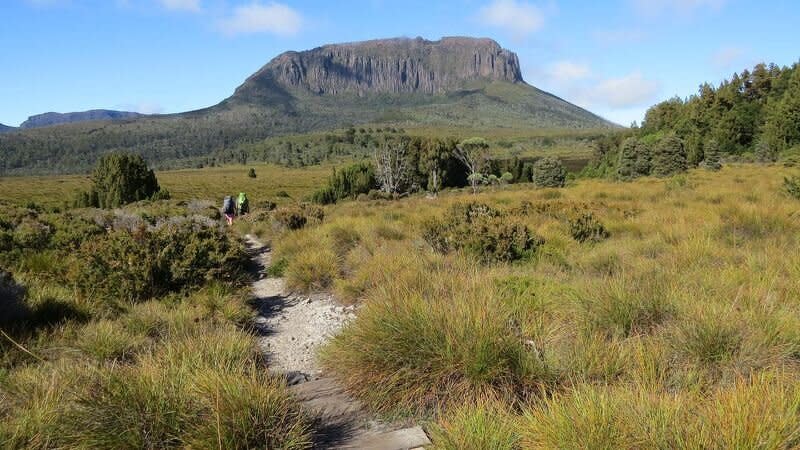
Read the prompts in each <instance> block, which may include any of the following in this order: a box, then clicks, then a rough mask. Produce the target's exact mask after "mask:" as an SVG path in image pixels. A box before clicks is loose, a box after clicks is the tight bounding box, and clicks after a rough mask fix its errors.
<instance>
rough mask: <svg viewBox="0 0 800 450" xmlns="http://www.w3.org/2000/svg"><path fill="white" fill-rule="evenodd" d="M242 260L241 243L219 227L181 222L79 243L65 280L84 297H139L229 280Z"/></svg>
mask: <svg viewBox="0 0 800 450" xmlns="http://www.w3.org/2000/svg"><path fill="white" fill-rule="evenodd" d="M245 262H246V255H245V253H244V250H243V248H242V246H241V245H240V244H239V243H237V242H236V241H234V239H233V238H232V237H231V236H229V235H228V234H227V233H226V232H225V231H224V230H222V229H220V228H219V227H217V226H215V225H208V224H205V223H201V222H194V221H191V220H182V221H176V222H172V223H165V224H162V225H161V226H159V227H156V228H153V229H144V228H140V229H139V230H137V231H135V232H129V231H125V230H122V231H113V232H111V233H109V234H108V235H107V236H105V237H104V238H103V239H98V240H93V241H87V242H84V244H83V245H82V246H81V248H80V250H79V252H78V257H77V261H76V264H75V265H74V267H73V269H72V271H71V272H70V279H71V281H72V282H73V283H74V284H75V286H76V287H77V288H78V289H79V291H80V292H81V293H82V294H83V295H84V296H88V297H91V296H98V295H99V296H100V297H102V298H105V299H115V300H122V301H141V300H145V299H148V298H152V297H154V296H157V295H162V294H164V293H167V292H172V291H179V290H181V289H184V288H187V287H194V286H199V285H200V284H201V283H204V282H206V281H210V280H214V279H218V280H231V279H234V278H236V277H237V276H239V275H240V274H241V273H242V271H243V269H244V264H245Z"/></svg>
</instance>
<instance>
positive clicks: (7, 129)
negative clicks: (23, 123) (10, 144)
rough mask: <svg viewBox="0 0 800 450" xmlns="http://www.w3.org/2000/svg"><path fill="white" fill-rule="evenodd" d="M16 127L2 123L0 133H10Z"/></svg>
mask: <svg viewBox="0 0 800 450" xmlns="http://www.w3.org/2000/svg"><path fill="white" fill-rule="evenodd" d="M14 130H16V128H14V127H10V126H8V125H3V124H2V123H0V133H8V132H9V131H14Z"/></svg>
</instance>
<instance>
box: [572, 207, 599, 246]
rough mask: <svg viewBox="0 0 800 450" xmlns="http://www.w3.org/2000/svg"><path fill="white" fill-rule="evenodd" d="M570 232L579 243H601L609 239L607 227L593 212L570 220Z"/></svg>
mask: <svg viewBox="0 0 800 450" xmlns="http://www.w3.org/2000/svg"><path fill="white" fill-rule="evenodd" d="M569 232H570V235H572V238H573V239H575V240H576V241H578V242H581V243H583V242H600V241H602V240H604V239H606V238H608V237H609V233H608V230H606V227H605V226H604V225H603V224H602V223H601V222H600V221H599V220H597V219H596V218H595V217H594V214H592V213H591V212H585V213H583V214H581V215H579V216H578V217H574V218H572V219H569Z"/></svg>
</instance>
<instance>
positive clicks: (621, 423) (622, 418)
mask: <svg viewBox="0 0 800 450" xmlns="http://www.w3.org/2000/svg"><path fill="white" fill-rule="evenodd" d="M686 420H688V415H687V414H686V412H685V410H684V409H683V405H682V402H681V401H680V400H678V399H674V398H670V397H668V396H663V397H662V396H658V395H652V394H648V393H647V392H646V391H643V390H641V389H639V388H638V387H633V388H619V389H613V388H607V387H593V386H591V385H579V386H577V387H576V388H575V389H573V390H572V391H571V392H569V393H564V394H557V395H555V396H554V397H552V398H550V399H547V400H545V401H543V402H541V403H540V404H537V405H536V406H535V407H534V408H533V409H531V410H529V411H527V412H526V413H525V419H524V422H523V424H522V431H521V433H522V436H523V437H522V444H523V448H608V449H611V448H685V447H684V446H685V445H686V442H685V435H686V434H687V433H686V430H685V429H683V428H682V427H681V425H679V424H685V423H686V422H685V421H686ZM690 447H691V445H690Z"/></svg>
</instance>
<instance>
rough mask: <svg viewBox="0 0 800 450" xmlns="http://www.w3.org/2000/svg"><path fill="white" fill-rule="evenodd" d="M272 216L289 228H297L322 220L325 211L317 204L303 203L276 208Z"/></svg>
mask: <svg viewBox="0 0 800 450" xmlns="http://www.w3.org/2000/svg"><path fill="white" fill-rule="evenodd" d="M273 218H274V219H275V221H277V222H278V223H279V224H281V225H282V226H284V227H286V228H287V229H289V230H299V229H301V228H304V227H305V226H306V224H308V223H317V224H318V223H320V222H322V220H323V219H324V218H325V211H324V210H323V209H322V208H320V207H319V206H316V205H312V204H308V203H303V204H299V205H290V206H284V207H281V208H278V209H276V210H275V211H274V212H273Z"/></svg>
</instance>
